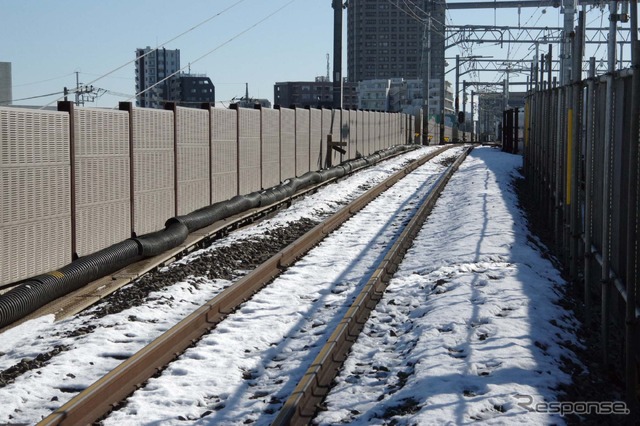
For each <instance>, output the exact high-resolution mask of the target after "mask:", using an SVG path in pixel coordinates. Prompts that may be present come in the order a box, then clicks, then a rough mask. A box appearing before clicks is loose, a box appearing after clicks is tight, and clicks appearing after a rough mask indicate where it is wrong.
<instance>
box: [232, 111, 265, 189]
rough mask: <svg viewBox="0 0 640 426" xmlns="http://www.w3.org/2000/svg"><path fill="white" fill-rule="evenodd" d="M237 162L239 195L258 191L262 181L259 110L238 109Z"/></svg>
mask: <svg viewBox="0 0 640 426" xmlns="http://www.w3.org/2000/svg"><path fill="white" fill-rule="evenodd" d="M238 120H239V121H238V164H239V169H238V171H239V174H238V179H239V187H240V189H239V192H240V194H241V195H244V194H249V193H250V192H254V191H259V190H260V189H261V188H262V186H261V181H262V175H261V173H262V172H261V170H260V111H259V110H257V109H248V108H239V109H238Z"/></svg>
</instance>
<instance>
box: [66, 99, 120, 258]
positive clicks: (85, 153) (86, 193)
mask: <svg viewBox="0 0 640 426" xmlns="http://www.w3.org/2000/svg"><path fill="white" fill-rule="evenodd" d="M74 114H75V118H74V119H75V124H74V134H75V185H76V251H77V253H78V255H79V256H85V255H87V254H90V253H93V252H96V251H98V250H101V249H103V248H105V247H108V246H110V245H112V244H115V243H117V242H120V241H122V240H125V239H127V238H129V237H130V236H131V209H130V205H131V203H130V199H129V196H130V185H129V184H130V161H129V114H128V113H126V112H123V111H108V110H95V109H88V108H75V109H74Z"/></svg>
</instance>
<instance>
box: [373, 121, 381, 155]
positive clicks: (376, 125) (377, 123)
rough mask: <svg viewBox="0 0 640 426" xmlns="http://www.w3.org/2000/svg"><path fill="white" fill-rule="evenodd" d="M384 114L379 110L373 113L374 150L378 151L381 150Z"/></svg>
mask: <svg viewBox="0 0 640 426" xmlns="http://www.w3.org/2000/svg"><path fill="white" fill-rule="evenodd" d="M381 115H382V114H381V113H379V112H374V113H373V146H372V152H376V151H379V150H380V139H381V136H380V130H381V128H380V121H381V120H380V116H381Z"/></svg>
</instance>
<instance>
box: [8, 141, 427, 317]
mask: <svg viewBox="0 0 640 426" xmlns="http://www.w3.org/2000/svg"><path fill="white" fill-rule="evenodd" d="M415 148H417V146H406V145H403V146H398V147H394V148H391V149H389V150H387V151H385V152H384V154H381V153H380V152H377V153H375V154H373V155H370V156H369V157H367V158H359V159H356V160H352V161H350V162H346V163H343V164H342V165H340V166H337V167H334V168H331V169H327V170H321V171H318V172H307V173H305V174H304V175H302V176H300V177H298V178H291V179H289V180H288V181H286V182H285V183H283V184H282V185H279V186H276V187H273V188H270V189H267V190H265V191H262V192H252V193H251V194H247V195H237V196H235V197H233V198H231V199H230V200H227V201H222V202H219V203H215V204H212V205H210V206H207V207H203V208H201V209H198V210H196V211H194V212H192V213H189V214H187V215H183V216H178V217H174V218H171V219H169V220H167V222H166V223H165V229H163V230H161V231H157V232H152V233H150V234H145V235H141V236H139V237H136V238H132V239H129V240H125V241H122V242H120V243H117V244H114V245H112V246H110V247H107V248H105V249H102V250H100V251H97V252H95V253H92V254H90V255H87V256H84V257H81V258H80V259H78V260H76V261H74V262H72V263H70V264H69V265H66V266H64V267H62V268H60V269H59V270H57V271H53V272H50V273H47V274H43V275H38V276H37V277H33V278H30V279H28V280H25V281H24V282H22V284H20V285H19V286H17V287H15V288H14V289H12V290H10V291H9V292H7V293H5V294H3V295H0V328H2V327H5V326H7V325H9V324H11V323H13V322H15V321H17V320H19V319H21V318H24V317H25V316H26V315H28V314H30V313H31V312H34V311H35V310H36V309H38V308H40V307H42V306H44V305H45V304H47V303H49V302H51V301H53V300H55V299H57V298H58V297H61V296H63V295H65V294H68V293H70V292H72V291H74V290H77V289H78V288H80V287H82V286H84V285H86V284H88V283H90V282H91V281H95V280H97V279H98V278H101V277H104V276H106V275H109V274H112V273H114V272H116V271H118V270H120V269H122V268H124V267H125V266H127V265H130V264H132V263H134V262H136V261H138V260H140V259H142V258H146V257H152V256H156V255H158V254H161V253H163V252H165V251H167V250H169V249H172V248H174V247H177V246H178V245H180V244H182V242H184V240H185V239H186V238H187V235H188V234H189V233H190V232H193V231H196V230H198V229H201V228H204V227H205V226H209V225H211V224H212V223H214V222H216V221H218V220H222V219H225V218H228V217H230V216H233V215H235V214H238V213H242V212H244V211H247V210H249V209H252V208H256V207H264V206H268V205H271V204H274V203H276V202H278V201H282V200H284V199H286V198H288V197H290V196H292V195H294V194H295V193H296V192H297V191H298V190H300V189H303V188H306V187H309V186H311V185H314V184H316V183H320V182H324V181H326V180H328V179H332V178H339V177H342V176H344V175H345V174H346V173H347V172H348V171H351V170H353V169H356V168H358V167H362V166H365V165H367V164H372V163H375V162H376V161H378V160H380V159H382V158H385V157H388V156H390V155H392V154H395V153H397V152H399V151H406V150H409V149H415Z"/></svg>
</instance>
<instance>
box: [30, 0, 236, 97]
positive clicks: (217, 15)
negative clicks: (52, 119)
mask: <svg viewBox="0 0 640 426" xmlns="http://www.w3.org/2000/svg"><path fill="white" fill-rule="evenodd" d="M244 1H246V0H238V1H236V2H235V3H233V4H232V5H231V6H228V7H227V8H225V9H223V10H222V11H220V12H218V13H216V14H215V15H212V16H210V17H208V18H207V19H205V20H204V21H201V22H200V23H198V24H196V25H194V26H193V27H191V28H189V29H188V30H186V31H183V32H182V33H180V34H178V35H177V36H175V37H173V38H172V39H170V40H168V41H165V42H164V43H162V44H160V45H159V46H158V47H156V48H155V49H152V50H150V51H149V52H145V53H144V54H142V55H140V56H138V57H136V58H135V59H134V60H131V61H127V62H126V63H124V64H123V65H120V66H119V67H117V68H114V69H113V70H111V71H109V72H107V73H106V74H103V75H101V76H100V77H98V78H96V79H95V80H93V81H91V82H89V83H87V85H88V86H89V85H92V84H93V83H95V82H97V81H99V80H101V79H103V78H105V77H107V76H109V75H111V74H113V73H114V72H116V71H119V70H121V69H122V68H124V67H126V66H127V65H129V64H132V63H134V62H135V61H137V60H139V59H142V58H144V57H145V56H147V55H150V54H151V53H153V52H155V51H156V50H158V49H159V48H161V47H163V46H165V45H167V44H169V43H171V42H173V41H175V40H177V39H178V38H180V37H182V36H183V35H185V34H187V33H189V32H191V31H193V30H195V29H196V28H198V27H200V26H202V25H204V24H206V23H207V22H209V21H211V20H213V19H215V18H217V17H219V16H220V15H222V14H223V13H225V12H227V11H229V10H230V9H232V8H234V7H236V6H237V5H239V4H240V3H242V2H244ZM60 99H62V98H58V99H56V100H54V101H53V102H50V103H49V104H47V105H45V106H43V107H41V108H40V109H42V108H46V107H48V106H49V105H51V104H53V103H54V102H56V101H59V100H60Z"/></svg>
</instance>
